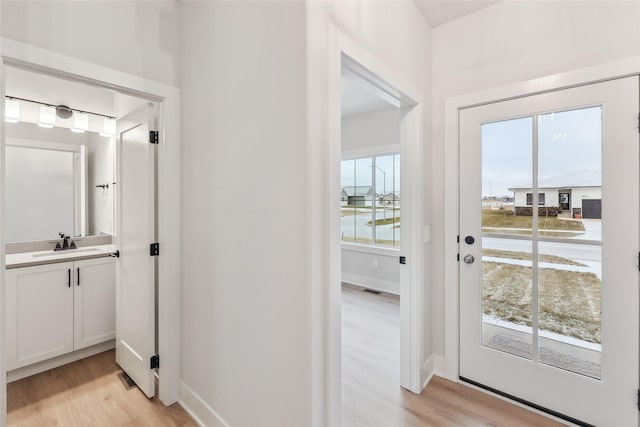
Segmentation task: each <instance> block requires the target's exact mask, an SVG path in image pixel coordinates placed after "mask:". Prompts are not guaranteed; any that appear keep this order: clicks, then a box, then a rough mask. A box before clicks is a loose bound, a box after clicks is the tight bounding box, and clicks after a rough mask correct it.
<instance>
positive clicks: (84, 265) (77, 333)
mask: <svg viewBox="0 0 640 427" xmlns="http://www.w3.org/2000/svg"><path fill="white" fill-rule="evenodd" d="M115 272H116V263H115V260H114V259H113V258H98V259H87V260H82V261H76V262H74V270H73V273H74V276H75V277H74V286H73V287H74V288H75V289H74V310H75V315H74V317H75V319H74V349H75V350H79V349H81V348H85V347H89V346H91V345H94V344H98V343H101V342H104V341H108V340H112V339H114V338H115V337H116V298H115V292H116V276H115Z"/></svg>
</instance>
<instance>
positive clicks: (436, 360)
mask: <svg viewBox="0 0 640 427" xmlns="http://www.w3.org/2000/svg"><path fill="white" fill-rule="evenodd" d="M433 373H434V374H435V375H436V376H438V377H442V378H446V377H447V376H446V375H445V374H444V356H440V355H439V354H434V355H433Z"/></svg>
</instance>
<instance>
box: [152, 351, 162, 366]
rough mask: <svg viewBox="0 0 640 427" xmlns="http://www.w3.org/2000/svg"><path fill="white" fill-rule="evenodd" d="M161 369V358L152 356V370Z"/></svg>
mask: <svg viewBox="0 0 640 427" xmlns="http://www.w3.org/2000/svg"><path fill="white" fill-rule="evenodd" d="M159 367H160V356H158V355H157V354H154V355H153V356H151V369H156V368H159Z"/></svg>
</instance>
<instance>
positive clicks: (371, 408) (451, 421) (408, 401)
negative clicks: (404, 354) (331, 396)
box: [342, 285, 562, 427]
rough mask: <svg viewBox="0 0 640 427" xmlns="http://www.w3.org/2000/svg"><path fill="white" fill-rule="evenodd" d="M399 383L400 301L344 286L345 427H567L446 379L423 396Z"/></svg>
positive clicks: (433, 382)
mask: <svg viewBox="0 0 640 427" xmlns="http://www.w3.org/2000/svg"><path fill="white" fill-rule="evenodd" d="M399 378H400V308H399V298H398V297H397V296H393V295H388V294H380V295H377V294H373V293H369V292H366V291H363V290H361V288H357V287H352V286H349V285H343V286H342V425H343V427H359V426H381V427H404V426H407V427H408V426H411V427H413V426H438V427H444V426H447V427H449V426H450V427H454V426H505V427H507V426H508V427H512V426H518V427H529V426H531V427H534V426H535V427H546V426H549V427H551V426H561V425H562V424H559V423H557V422H555V421H552V420H550V419H548V418H546V417H543V416H541V415H538V414H535V413H533V412H530V411H527V410H525V409H522V408H520V407H518V406H515V405H512V404H511V403H508V402H505V401H503V400H500V399H496V398H495V397H492V396H490V395H488V394H486V393H482V392H480V391H477V390H475V389H472V388H470V387H467V386H464V385H462V384H457V383H453V382H451V381H447V380H445V379H442V378H437V377H436V378H433V379H432V380H431V382H430V383H429V385H428V386H427V387H426V388H425V390H424V391H423V392H422V393H421V394H420V395H415V394H413V393H411V392H408V391H406V390H404V389H402V388H401V387H400V386H399V384H400V380H399Z"/></svg>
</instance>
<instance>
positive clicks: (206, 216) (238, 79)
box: [180, 2, 312, 426]
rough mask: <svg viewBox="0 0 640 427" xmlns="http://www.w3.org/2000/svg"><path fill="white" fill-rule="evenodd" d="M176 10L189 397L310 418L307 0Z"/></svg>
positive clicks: (233, 416)
mask: <svg viewBox="0 0 640 427" xmlns="http://www.w3.org/2000/svg"><path fill="white" fill-rule="evenodd" d="M180 6H181V25H182V30H183V33H182V37H181V42H182V43H181V89H182V91H181V93H182V106H183V109H182V113H183V115H182V129H183V131H182V147H183V152H182V158H181V159H182V206H183V210H182V224H183V225H182V248H181V249H182V258H181V259H182V313H183V320H182V360H183V363H182V381H183V389H184V390H189V391H187V392H183V399H184V398H185V397H187V396H186V394H195V395H197V396H198V397H199V398H200V399H201V400H202V401H203V402H204V403H205V405H206V406H208V407H209V409H208V410H206V411H205V413H206V414H205V415H202V414H201V416H202V417H203V418H207V419H209V420H210V421H209V423H208V425H217V424H212V423H215V422H216V420H215V416H214V415H213V412H212V411H215V412H216V413H217V414H218V415H219V417H220V418H222V419H224V420H225V421H226V422H227V423H228V424H229V425H231V426H307V425H311V404H310V400H311V398H310V396H311V358H312V354H311V348H310V340H311V338H310V329H311V327H310V318H309V313H310V311H311V298H310V289H309V288H310V286H309V280H310V279H309V277H310V274H311V273H310V269H309V262H310V261H309V258H310V252H309V247H310V244H311V242H310V237H309V235H310V233H309V230H310V228H311V224H310V223H309V222H308V218H309V207H308V206H309V202H308V200H309V197H310V196H309V192H308V189H307V170H308V169H307V142H306V138H307V128H306V120H305V115H306V95H305V94H306V83H307V82H306V63H305V62H306V54H305V36H306V34H305V5H304V3H301V2H183V3H181V4H180ZM217 422H219V420H218V421H217Z"/></svg>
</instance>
